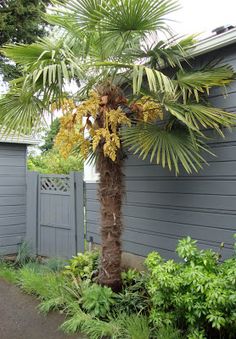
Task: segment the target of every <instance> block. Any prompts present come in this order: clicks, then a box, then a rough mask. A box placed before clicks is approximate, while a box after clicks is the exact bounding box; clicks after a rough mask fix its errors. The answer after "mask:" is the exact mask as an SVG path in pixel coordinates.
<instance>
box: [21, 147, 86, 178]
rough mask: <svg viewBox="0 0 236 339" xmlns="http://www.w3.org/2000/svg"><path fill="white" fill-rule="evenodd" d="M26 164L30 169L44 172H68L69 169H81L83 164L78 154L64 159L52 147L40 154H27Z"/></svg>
mask: <svg viewBox="0 0 236 339" xmlns="http://www.w3.org/2000/svg"><path fill="white" fill-rule="evenodd" d="M27 166H28V170H30V171H37V172H40V173H44V174H48V173H49V174H50V173H53V174H68V173H70V172H71V171H81V170H82V169H83V166H84V165H83V160H82V159H81V157H80V156H77V155H70V156H68V158H66V159H65V158H63V157H62V155H60V153H59V152H58V151H57V150H56V149H53V150H50V151H47V152H45V153H43V154H41V155H35V156H33V155H29V157H28V161H27Z"/></svg>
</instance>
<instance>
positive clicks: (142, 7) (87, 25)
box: [54, 0, 179, 34]
mask: <svg viewBox="0 0 236 339" xmlns="http://www.w3.org/2000/svg"><path fill="white" fill-rule="evenodd" d="M59 4H60V3H59ZM177 9H179V5H178V3H177V1H174V0H139V1H133V0H123V1H117V0H99V1H98V0H69V1H67V2H66V3H65V4H64V5H61V4H60V5H59V7H58V8H55V9H54V11H56V12H57V13H58V11H59V12H60V13H62V14H64V15H67V14H68V12H69V13H72V14H73V15H74V14H75V18H76V20H77V23H78V25H79V27H80V29H81V30H87V31H94V30H96V29H101V30H102V31H106V32H118V33H119V34H122V33H124V32H132V31H133V32H134V31H137V32H139V33H140V32H148V31H154V30H157V29H158V30H159V31H160V30H166V22H165V19H164V18H165V16H166V15H167V14H169V13H171V12H173V11H176V10H177Z"/></svg>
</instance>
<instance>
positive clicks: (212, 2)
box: [169, 0, 236, 36]
mask: <svg viewBox="0 0 236 339" xmlns="http://www.w3.org/2000/svg"><path fill="white" fill-rule="evenodd" d="M179 3H180V5H181V6H182V8H181V9H180V10H179V11H177V12H175V13H173V14H171V15H170V16H169V17H170V19H172V20H175V22H170V26H171V27H172V28H173V29H174V30H175V31H176V32H177V33H179V34H192V33H204V36H209V35H211V31H212V30H213V29H214V28H216V27H219V26H223V25H226V24H231V25H235V26H236V0H179Z"/></svg>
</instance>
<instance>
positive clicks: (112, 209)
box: [97, 152, 124, 292]
mask: <svg viewBox="0 0 236 339" xmlns="http://www.w3.org/2000/svg"><path fill="white" fill-rule="evenodd" d="M122 165H123V161H122V160H116V161H115V162H113V161H112V160H111V159H109V158H108V157H105V156H104V155H103V153H102V152H101V153H100V155H99V158H98V161H97V170H98V172H99V173H100V182H99V188H98V197H99V200H100V205H101V240H102V242H101V243H102V245H101V246H102V255H101V264H100V271H99V283H100V284H101V285H106V286H109V287H111V288H112V290H113V291H115V292H118V291H120V290H121V286H122V282H121V234H122V198H123V194H124V187H123V173H122Z"/></svg>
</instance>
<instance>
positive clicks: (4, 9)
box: [0, 0, 50, 81]
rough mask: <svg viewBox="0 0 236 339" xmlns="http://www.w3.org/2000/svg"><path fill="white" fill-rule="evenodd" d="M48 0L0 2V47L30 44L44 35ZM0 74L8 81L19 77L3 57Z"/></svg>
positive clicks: (0, 62) (16, 71) (3, 0)
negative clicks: (43, 16) (11, 44)
mask: <svg viewBox="0 0 236 339" xmlns="http://www.w3.org/2000/svg"><path fill="white" fill-rule="evenodd" d="M49 2H50V0H1V1H0V46H3V45H4V44H6V43H26V44H30V43H32V42H34V41H35V40H37V38H38V37H43V36H44V35H45V33H46V32H45V27H46V24H47V23H46V22H45V21H44V20H43V18H42V12H45V6H46V5H48V4H49ZM0 72H1V73H2V74H3V75H4V80H6V81H8V80H11V79H13V78H15V77H17V76H19V75H20V70H19V68H17V67H16V66H15V65H13V64H11V63H9V61H8V60H7V59H6V58H4V57H3V56H1V57H0Z"/></svg>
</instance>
